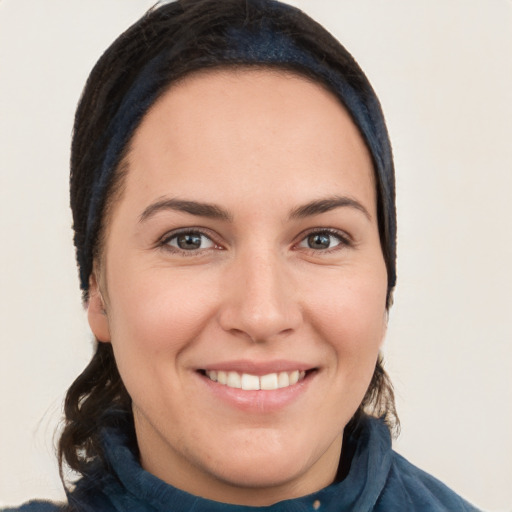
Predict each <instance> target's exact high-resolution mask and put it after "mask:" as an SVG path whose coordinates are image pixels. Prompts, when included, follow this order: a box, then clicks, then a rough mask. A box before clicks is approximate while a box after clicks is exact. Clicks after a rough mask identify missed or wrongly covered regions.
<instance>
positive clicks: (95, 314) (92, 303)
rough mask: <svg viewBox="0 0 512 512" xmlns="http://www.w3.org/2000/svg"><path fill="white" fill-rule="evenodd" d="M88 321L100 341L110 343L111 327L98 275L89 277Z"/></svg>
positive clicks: (93, 273)
mask: <svg viewBox="0 0 512 512" xmlns="http://www.w3.org/2000/svg"><path fill="white" fill-rule="evenodd" d="M87 319H88V320H89V326H90V328H91V330H92V332H93V334H94V336H95V337H96V339H97V340H98V341H102V342H110V327H109V323H108V316H107V312H106V310H105V301H104V300H103V297H102V295H101V290H100V288H99V285H98V280H97V278H96V273H95V272H92V273H91V276H90V277H89V301H88V302H87Z"/></svg>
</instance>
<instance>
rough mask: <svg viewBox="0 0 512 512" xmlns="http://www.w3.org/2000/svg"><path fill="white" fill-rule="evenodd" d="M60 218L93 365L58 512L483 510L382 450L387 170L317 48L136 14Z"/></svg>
mask: <svg viewBox="0 0 512 512" xmlns="http://www.w3.org/2000/svg"><path fill="white" fill-rule="evenodd" d="M71 204H72V209H73V218H74V230H75V245H76V249H77V259H78V264H79V269H80V278H81V286H82V290H83V296H84V301H85V303H86V305H87V309H88V319H89V324H90V326H91V329H92V331H93V333H94V335H95V337H96V339H97V341H98V346H97V351H96V353H95V355H94V357H93V360H92V361H91V363H90V365H89V366H88V367H87V368H86V370H85V371H84V372H83V373H82V374H81V375H80V376H79V377H78V379H77V380H76V381H75V382H74V384H73V385H72V387H71V388H70V390H69V392H68V395H67V399H66V404H65V413H66V426H65V429H64V431H63V433H62V437H61V439H60V442H59V455H60V461H61V464H67V465H68V466H69V467H71V468H72V469H73V470H75V471H77V472H78V473H80V474H81V475H82V476H81V479H80V480H78V482H77V483H76V486H75V485H71V484H68V500H69V504H68V508H69V509H71V510H190V509H195V510H203V509H204V510H217V509H219V510H220V509H224V508H229V505H228V504H231V505H236V506H235V509H241V508H243V507H244V506H256V507H266V506H274V508H275V510H305V509H326V510H375V511H383V510H475V509H474V508H473V507H471V506H470V505H469V504H467V503H466V502H465V501H464V500H462V499H461V498H460V497H459V496H457V495H456V494H455V493H453V492H452V491H450V490H449V489H448V488H446V487H445V486H444V485H443V484H441V483H440V482H438V481H437V480H435V479H434V478H432V477H430V476H429V475H427V474H425V473H423V472H421V471H420V470H418V469H417V468H415V467H414V466H412V465H411V464H409V463H408V462H407V461H405V460H404V459H402V458H400V457H399V456H398V455H396V454H395V453H394V452H392V450H391V445H390V431H392V430H393V429H394V428H397V427H398V420H397V418H396V413H395V408H394V401H393V393H392V388H391V386H390V384H389V381H388V379H387V376H386V374H385V372H384V370H383V368H382V362H381V360H380V357H379V349H380V346H381V344H382V342H383V339H384V335H385V331H386V324H387V311H388V308H389V306H390V304H391V302H392V292H393V288H394V285H395V279H396V277H395V238H396V226H395V204H394V174H393V163H392V157H391V150H390V145H389V141H388V137H387V132H386V128H385V124H384V120H383V116H382V112H381V110H380V106H379V103H378V100H377V98H376V97H375V94H374V92H373V90H372V89H371V87H370V85H369V83H368V82H367V80H366V78H365V76H364V74H363V73H362V71H361V70H360V69H359V67H358V65H357V64H356V63H355V62H354V60H353V59H352V58H351V56H350V55H349V54H348V53H347V52H346V51H345V50H344V49H343V48H342V47H341V46H340V45H339V43H337V42H336V41H335V40H334V39H333V38H332V37H331V36H330V35H329V34H328V33H326V32H325V31H324V30H323V29H322V28H321V27H320V26H318V25H316V24H315V23H314V22H312V21H311V20H310V19H309V18H307V17H306V16H305V15H303V14H302V13H300V12H299V11H297V10H295V9H292V8H290V7H288V6H286V5H284V4H279V3H277V2H268V1H258V0H254V1H250V2H246V1H240V0H233V1H231V0H229V1H223V2H217V1H212V0H206V1H205V0H199V1H195V2H179V3H171V4H167V5H164V6H162V7H160V8H158V9H155V10H154V11H152V12H150V13H149V14H148V15H147V16H146V17H145V18H143V19H142V20H141V21H140V22H138V23H137V24H135V25H134V26H133V27H132V28H130V29H129V30H128V31H127V32H125V33H124V34H123V35H122V36H121V37H120V38H119V39H118V40H117V41H116V42H115V43H114V44H113V45H112V46H111V47H110V48H109V49H108V50H107V52H106V53H105V54H104V55H103V57H102V58H101V59H100V61H99V62H98V64H97V65H96V67H95V68H94V70H93V72H92V73H91V75H90V77H89V80H88V82H87V85H86V88H85V91H84V95H83V97H82V99H81V102H80V105H79V107H78V110H77V114H76V119H75V130H74V138H73V145H72V162H71ZM54 509H58V507H57V506H52V505H49V504H44V503H41V502H34V503H32V504H31V505H28V506H27V507H26V508H24V509H23V510H54Z"/></svg>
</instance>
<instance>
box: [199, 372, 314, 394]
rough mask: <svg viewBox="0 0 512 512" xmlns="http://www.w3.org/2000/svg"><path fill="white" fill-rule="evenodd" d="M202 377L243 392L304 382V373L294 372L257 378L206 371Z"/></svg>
mask: <svg viewBox="0 0 512 512" xmlns="http://www.w3.org/2000/svg"><path fill="white" fill-rule="evenodd" d="M204 375H206V376H207V377H208V378H209V379H210V380H212V381H214V382H218V383H219V384H222V385H224V386H227V387H229V388H236V389H242V390H245V391H258V390H264V391H272V390H275V389H282V388H287V387H290V386H293V385H295V384H297V382H299V381H301V380H304V378H305V376H306V372H305V371H299V370H294V371H291V372H279V373H268V374H266V375H259V376H258V375H251V374H250V373H238V372H234V371H222V370H219V371H217V370H208V371H205V372H204Z"/></svg>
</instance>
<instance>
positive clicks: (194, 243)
mask: <svg viewBox="0 0 512 512" xmlns="http://www.w3.org/2000/svg"><path fill="white" fill-rule="evenodd" d="M162 245H164V246H167V247H171V248H172V249H177V250H179V251H187V252H190V251H199V250H202V249H212V248H213V247H216V244H215V243H214V242H213V240H212V239H211V238H210V237H208V236H206V235H205V234H204V233H201V232H199V231H182V232H180V233H175V234H174V235H171V236H168V237H167V238H165V239H164V240H163V241H162Z"/></svg>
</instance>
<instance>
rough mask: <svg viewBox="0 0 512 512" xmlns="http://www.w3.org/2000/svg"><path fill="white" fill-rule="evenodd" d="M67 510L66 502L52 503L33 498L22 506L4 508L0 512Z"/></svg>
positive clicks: (55, 511) (53, 511)
mask: <svg viewBox="0 0 512 512" xmlns="http://www.w3.org/2000/svg"><path fill="white" fill-rule="evenodd" d="M63 510H65V505H64V504H57V503H51V502H50V501H42V500H32V501H29V502H27V503H25V504H24V505H21V506H20V507H15V508H2V509H0V512H58V511H63Z"/></svg>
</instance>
